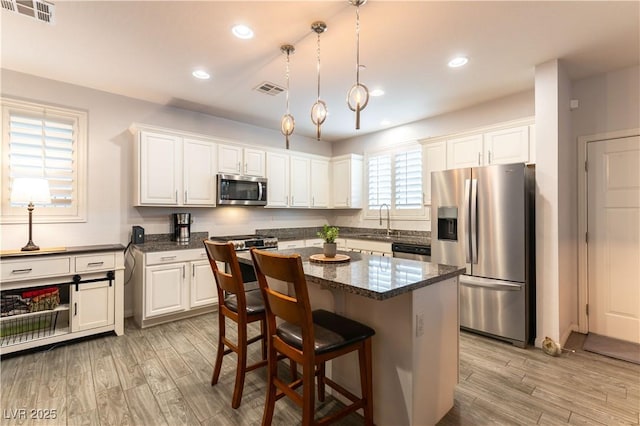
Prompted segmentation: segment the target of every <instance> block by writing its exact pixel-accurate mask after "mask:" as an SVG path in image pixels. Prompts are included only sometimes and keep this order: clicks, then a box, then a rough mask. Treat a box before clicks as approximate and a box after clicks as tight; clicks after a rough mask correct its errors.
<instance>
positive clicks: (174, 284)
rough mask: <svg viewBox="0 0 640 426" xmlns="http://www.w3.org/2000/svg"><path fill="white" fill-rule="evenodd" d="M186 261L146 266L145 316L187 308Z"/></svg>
mask: <svg viewBox="0 0 640 426" xmlns="http://www.w3.org/2000/svg"><path fill="white" fill-rule="evenodd" d="M186 274H187V263H184V262H183V263H172V264H168V265H155V266H147V268H146V280H145V296H144V297H145V309H144V313H145V318H150V317H154V316H157V315H164V314H169V313H173V312H181V311H184V310H185V309H187V305H188V301H187V290H188V289H187V287H186V285H185V282H186V277H187V275H186Z"/></svg>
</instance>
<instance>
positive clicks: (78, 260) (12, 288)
mask: <svg viewBox="0 0 640 426" xmlns="http://www.w3.org/2000/svg"><path fill="white" fill-rule="evenodd" d="M0 276H1V280H0V292H1V294H2V296H3V305H4V306H3V309H2V317H0V354H2V355H4V354H8V353H12V352H16V351H20V350H24V349H31V348H35V347H38V346H44V345H48V344H52V343H59V342H62V341H66V340H71V339H75V338H78V337H85V336H89V335H92V334H98V333H104V332H109V331H114V332H115V333H116V334H117V335H122V334H124V246H122V245H121V244H110V245H93V246H81V247H67V248H61V249H52V250H49V251H47V250H41V251H37V252H20V251H16V252H3V253H2V254H1V255H0ZM44 288H52V289H53V288H57V290H58V294H59V297H60V304H59V305H57V306H56V307H55V308H54V309H47V310H37V311H35V312H26V313H23V312H20V313H16V312H19V310H15V311H11V309H8V308H7V306H8V303H7V302H8V300H9V299H10V298H11V297H13V298H18V297H19V298H24V297H23V296H24V295H25V294H28V293H27V292H37V291H39V290H42V289H44Z"/></svg>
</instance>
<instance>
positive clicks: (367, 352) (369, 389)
mask: <svg viewBox="0 0 640 426" xmlns="http://www.w3.org/2000/svg"><path fill="white" fill-rule="evenodd" d="M358 357H359V361H360V386H361V389H362V390H361V392H362V398H363V399H364V400H365V406H364V409H363V411H364V423H365V424H366V425H367V426H373V373H372V368H373V367H372V358H371V338H369V339H365V340H364V342H362V345H361V346H360V348H359V349H358Z"/></svg>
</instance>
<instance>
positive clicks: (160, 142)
mask: <svg viewBox="0 0 640 426" xmlns="http://www.w3.org/2000/svg"><path fill="white" fill-rule="evenodd" d="M181 143H182V140H181V139H180V138H179V137H177V136H172V135H164V134H161V133H151V132H146V131H143V132H140V159H139V161H140V200H139V203H140V204H162V205H176V204H178V188H180V189H181V186H182V182H181V177H182V166H181V165H182V151H181Z"/></svg>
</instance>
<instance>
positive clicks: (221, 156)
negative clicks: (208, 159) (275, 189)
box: [218, 145, 266, 177]
mask: <svg viewBox="0 0 640 426" xmlns="http://www.w3.org/2000/svg"><path fill="white" fill-rule="evenodd" d="M218 171H219V172H220V173H228V174H235V175H245V176H258V177H265V176H266V172H265V152H264V151H261V150H259V149H253V148H243V147H241V146H234V145H218Z"/></svg>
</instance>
